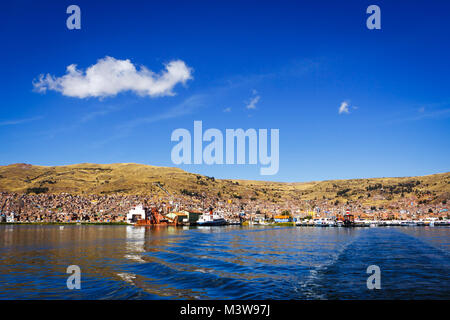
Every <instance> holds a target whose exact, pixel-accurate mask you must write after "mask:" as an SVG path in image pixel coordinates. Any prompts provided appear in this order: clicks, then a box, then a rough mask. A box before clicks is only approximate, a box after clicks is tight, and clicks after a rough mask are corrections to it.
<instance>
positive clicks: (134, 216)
mask: <svg viewBox="0 0 450 320" xmlns="http://www.w3.org/2000/svg"><path fill="white" fill-rule="evenodd" d="M139 219H145V210H144V207H143V206H142V204H140V205H138V206H136V207H135V208H132V209H131V210H130V211H128V213H127V222H128V223H134V222H136V221H137V220H139Z"/></svg>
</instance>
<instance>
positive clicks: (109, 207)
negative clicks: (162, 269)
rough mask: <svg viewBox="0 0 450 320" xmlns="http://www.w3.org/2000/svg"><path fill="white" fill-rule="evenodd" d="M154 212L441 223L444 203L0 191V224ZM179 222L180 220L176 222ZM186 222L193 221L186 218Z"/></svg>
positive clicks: (119, 219)
mask: <svg viewBox="0 0 450 320" xmlns="http://www.w3.org/2000/svg"><path fill="white" fill-rule="evenodd" d="M138 207H144V208H157V209H158V210H159V212H161V213H162V214H163V215H168V214H172V215H174V214H175V215H179V216H188V217H189V216H190V215H193V216H194V215H195V216H197V217H198V215H201V214H202V213H207V212H209V211H212V210H213V211H214V212H218V213H220V215H221V216H222V217H223V218H224V219H225V220H226V221H228V222H229V223H238V222H242V221H246V220H248V221H260V222H261V221H281V222H286V221H301V220H305V219H327V220H337V218H338V217H339V216H342V215H344V214H345V213H347V214H348V213H351V214H352V215H353V216H354V218H355V219H356V220H361V221H364V220H368V221H392V220H399V221H411V220H415V221H419V220H420V221H425V220H437V221H447V220H448V219H449V218H450V213H449V211H448V209H449V203H448V202H447V200H442V201H439V202H436V201H434V202H429V201H426V200H419V199H417V198H416V197H414V196H411V197H409V198H407V197H404V198H401V199H400V200H393V201H390V202H389V204H388V205H384V206H378V207H377V206H366V205H364V204H362V203H361V202H359V201H351V202H350V201H349V202H347V203H343V204H339V203H338V202H337V201H329V200H326V199H325V200H299V201H286V202H282V203H274V202H270V201H264V200H260V199H258V200H255V199H238V198H233V199H219V198H217V197H205V196H199V195H197V196H187V195H183V194H181V195H167V196H161V195H160V194H159V195H154V196H151V195H148V196H143V195H124V194H112V195H72V194H68V193H60V194H49V193H40V194H20V193H11V192H1V193H0V222H4V223H5V222H14V223H128V222H130V221H127V214H128V213H129V212H130V210H135V208H138ZM180 221H181V220H180ZM188 221H189V222H191V223H192V222H193V221H194V222H195V220H192V218H191V217H189V219H188Z"/></svg>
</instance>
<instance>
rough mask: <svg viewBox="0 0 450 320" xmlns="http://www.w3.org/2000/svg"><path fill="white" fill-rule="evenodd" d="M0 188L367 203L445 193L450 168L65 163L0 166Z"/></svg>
mask: <svg viewBox="0 0 450 320" xmlns="http://www.w3.org/2000/svg"><path fill="white" fill-rule="evenodd" d="M0 191H7V192H16V193H41V192H47V193H61V192H67V193H73V194H115V193H124V194H138V195H144V194H155V193H158V194H164V193H165V191H167V192H169V193H171V194H185V195H202V194H205V195H207V196H219V197H220V198H243V199H251V200H257V199H264V200H269V201H273V202H282V201H286V200H320V201H321V200H327V201H330V202H332V201H336V200H338V201H340V202H342V201H353V200H359V201H360V202H361V203H365V204H371V203H374V204H375V203H377V204H378V203H380V201H381V202H386V201H387V202H388V201H392V200H396V199H399V198H402V197H408V198H409V197H411V196H415V197H416V198H418V199H424V200H425V201H429V202H441V201H445V200H448V199H450V172H447V173H440V174H434V175H428V176H421V177H403V178H370V179H351V180H328V181H317V182H305V183H281V182H264V181H250V180H221V179H215V178H213V177H207V176H203V175H199V174H193V173H189V172H186V171H183V170H181V169H178V168H168V167H156V166H149V165H142V164H134V163H118V164H90V163H82V164H75V165H68V166H55V167H46V166H34V165H29V164H12V165H8V166H0Z"/></svg>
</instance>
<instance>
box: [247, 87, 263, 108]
mask: <svg viewBox="0 0 450 320" xmlns="http://www.w3.org/2000/svg"><path fill="white" fill-rule="evenodd" d="M252 94H253V96H254V97H253V98H251V99H250V101H249V102H248V103H247V105H246V106H245V108H246V109H249V110H254V109H256V104H257V103H258V102H259V100H260V99H261V97H260V96H259V95H258V91H256V90H254V89H253V90H252Z"/></svg>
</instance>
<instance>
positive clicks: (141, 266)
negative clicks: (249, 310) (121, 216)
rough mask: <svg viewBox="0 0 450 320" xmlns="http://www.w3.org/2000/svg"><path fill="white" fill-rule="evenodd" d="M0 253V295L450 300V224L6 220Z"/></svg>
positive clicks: (51, 297) (75, 297) (29, 296)
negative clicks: (72, 279) (373, 281)
mask: <svg viewBox="0 0 450 320" xmlns="http://www.w3.org/2000/svg"><path fill="white" fill-rule="evenodd" d="M0 255H1V256H0V298H1V299H229V298H231V299H411V298H413V299H414V298H427V299H448V298H450V276H449V271H450V267H449V266H450V228H429V227H418V228H415V227H401V228H363V229H359V228H303V227H302V228H295V227H286V228H274V227H253V228H245V227H239V226H229V227H201V228H189V227H183V228H177V227H132V226H65V227H64V228H60V227H59V226H39V225H1V226H0ZM73 264H74V265H78V266H80V268H81V272H82V277H81V290H68V289H67V287H66V280H67V277H68V276H69V275H68V274H66V268H67V266H69V265H73ZM372 264H376V265H378V266H380V268H381V273H382V274H381V282H382V289H381V290H375V291H371V290H368V289H367V287H366V279H367V277H368V275H367V274H366V269H367V267H368V266H369V265H372Z"/></svg>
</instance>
